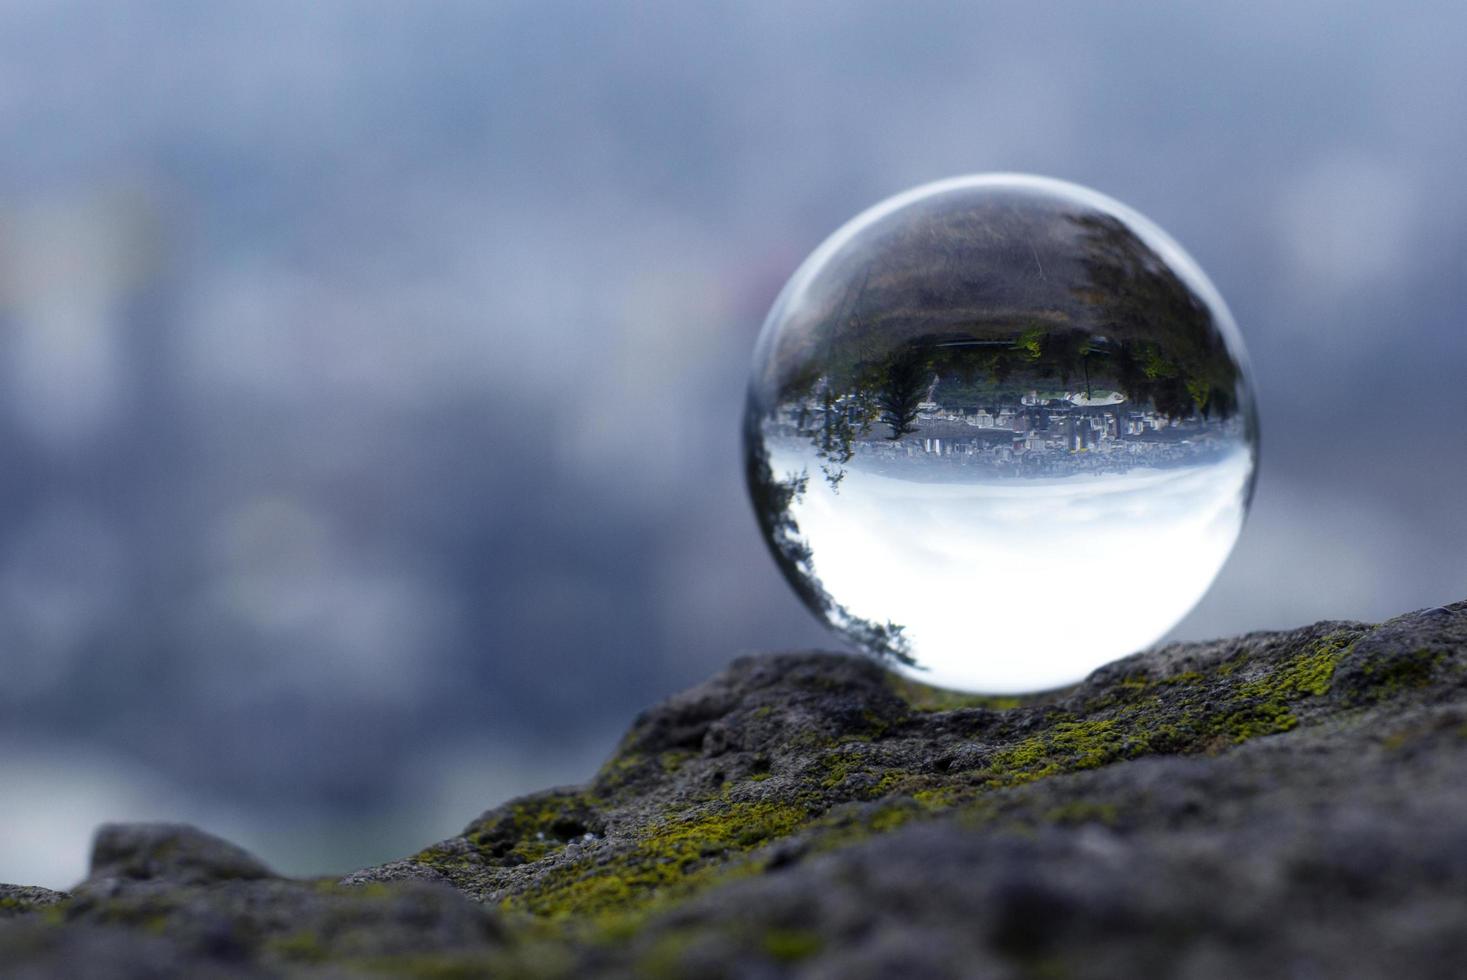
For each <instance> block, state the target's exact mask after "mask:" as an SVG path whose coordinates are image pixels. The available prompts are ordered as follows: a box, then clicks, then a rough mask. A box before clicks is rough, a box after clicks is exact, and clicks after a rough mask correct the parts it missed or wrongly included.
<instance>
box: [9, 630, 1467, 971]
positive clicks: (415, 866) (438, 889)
mask: <svg viewBox="0 0 1467 980" xmlns="http://www.w3.org/2000/svg"><path fill="white" fill-rule="evenodd" d="M1464 764H1467V603H1458V604H1456V605H1453V606H1448V607H1442V608H1439V609H1433V610H1426V611H1423V612H1419V613H1413V614H1411V615H1408V616H1403V617H1400V618H1398V619H1396V620H1392V621H1390V622H1388V623H1384V624H1381V625H1379V626H1370V625H1366V624H1361V623H1343V622H1335V623H1320V624H1316V625H1315V626H1311V627H1307V628H1304V629H1300V630H1294V631H1290V632H1285V633H1257V634H1251V635H1248V636H1243V637H1238V638H1234V639H1229V640H1221V641H1217V642H1213V643H1202V644H1176V645H1172V646H1168V647H1164V648H1161V649H1158V650H1155V651H1151V652H1147V653H1144V654H1140V655H1137V656H1135V657H1131V658H1128V659H1126V660H1122V661H1119V662H1117V663H1115V664H1111V665H1109V666H1107V667H1105V668H1102V669H1101V670H1100V671H1097V672H1096V673H1095V674H1094V675H1092V676H1091V677H1090V678H1089V679H1087V680H1086V681H1085V682H1084V683H1083V684H1080V685H1077V686H1076V687H1074V688H1071V689H1068V690H1065V691H1057V692H1050V693H1048V694H1045V695H1039V696H1035V697H1028V698H986V697H974V696H968V695H959V694H954V693H951V692H942V691H936V690H933V689H931V688H926V687H924V686H922V685H920V684H916V683H914V682H912V681H910V680H907V679H902V678H897V677H895V676H893V675H891V674H889V673H887V672H886V671H884V670H883V669H882V668H881V666H880V665H878V664H876V663H874V662H872V661H870V660H865V659H860V658H853V657H845V656H838V655H834V654H821V653H808V654H785V655H773V656H759V657H748V658H743V659H741V660H738V661H736V662H735V663H734V664H732V665H731V666H730V667H729V668H728V669H727V670H726V671H724V672H722V673H721V674H719V675H718V676H716V677H714V678H713V679H711V680H710V681H708V682H707V683H705V684H703V685H701V686H699V687H697V688H694V689H692V690H690V691H687V692H685V693H683V694H680V695H677V696H675V697H673V698H671V699H669V700H668V701H667V702H665V703H664V704H662V705H659V706H658V707H656V708H653V709H651V710H649V711H647V712H645V713H643V714H642V715H641V716H640V717H638V718H637V719H636V721H635V722H634V723H633V725H632V727H631V729H630V731H629V732H628V733H627V735H626V736H625V737H624V738H623V739H622V741H621V744H620V745H619V746H618V748H617V750H616V751H615V752H614V753H613V754H612V756H611V758H610V759H609V760H608V761H607V763H606V764H605V765H604V766H603V767H602V769H601V770H600V772H599V773H598V774H597V776H596V777H595V778H594V779H593V780H592V781H591V782H589V783H588V784H586V785H584V786H578V787H568V788H561V789H555V790H547V791H546V792H543V793H539V794H535V795H532V796H529V797H524V798H522V799H519V800H514V801H511V802H509V803H507V804H504V805H503V806H500V807H496V808H494V809H493V810H490V811H488V812H487V813H485V814H483V815H482V816H480V817H479V818H478V819H476V820H474V821H473V822H472V823H471V824H470V825H469V826H468V827H467V828H466V829H465V831H464V833H463V834H461V835H458V836H456V837H453V838H450V839H448V840H446V841H442V842H439V843H437V844H434V845H432V846H430V847H427V848H424V849H423V850H421V851H419V852H417V853H416V854H414V855H412V856H411V857H408V858H405V859H403V860H401V861H396V862H392V863H391V864H388V865H384V866H382V867H379V868H373V869H367V870H364V871H361V872H357V873H354V874H352V875H348V876H346V877H345V878H344V879H342V880H341V881H339V882H300V881H290V880H286V879H281V878H278V877H275V876H273V875H271V874H270V873H269V871H268V870H267V869H264V868H263V866H261V865H259V864H258V862H256V861H254V859H253V858H250V857H249V856H248V855H244V854H243V852H239V851H238V850H237V849H232V848H230V847H229V845H226V844H224V843H223V842H217V844H218V845H220V846H218V847H216V846H215V843H216V842H214V839H213V838H207V836H206V835H198V834H197V833H196V832H192V831H185V830H183V829H180V828H173V829H172V830H168V829H166V828H165V829H163V830H159V829H158V828H156V827H154V828H151V829H147V828H145V829H143V830H137V829H133V830H129V829H127V828H122V829H118V828H112V829H109V830H108V831H106V832H105V833H104V835H103V837H102V838H101V840H102V841H103V842H105V846H103V847H100V848H99V851H98V853H99V855H100V856H99V858H98V860H97V862H96V865H95V868H94V874H93V876H92V877H91V878H90V879H89V880H88V881H87V882H85V883H83V884H82V885H81V886H79V887H78V889H76V891H75V892H74V893H73V894H72V895H71V896H60V895H55V896H54V899H51V900H49V901H50V904H49V907H43V906H44V905H46V903H45V902H35V903H32V904H27V905H24V906H23V907H22V905H21V904H20V900H19V899H18V898H16V899H14V901H13V903H12V905H11V906H9V907H7V906H4V905H0V915H10V918H9V919H8V921H7V923H6V924H5V925H3V926H0V958H3V959H4V961H5V962H16V963H24V964H32V965H33V966H34V970H33V972H35V973H37V974H39V975H45V974H46V973H47V972H52V973H55V974H56V975H66V974H67V973H68V971H69V972H71V973H76V972H82V973H84V972H86V971H85V969H84V967H85V965H86V963H88V962H90V961H91V960H92V959H95V958H97V957H101V956H103V954H102V953H101V952H99V951H100V950H103V949H110V948H112V947H114V946H115V947H116V950H115V951H114V952H113V953H111V954H108V955H111V956H112V959H111V960H110V962H112V963H114V964H116V963H122V964H134V963H135V964H136V965H137V969H138V971H140V973H139V975H141V972H142V971H144V968H146V969H148V970H161V971H163V972H166V971H167V969H168V968H170V967H177V968H179V969H181V970H183V971H184V972H191V973H193V974H195V975H209V974H210V972H211V971H212V972H216V973H218V974H219V975H231V976H237V975H241V974H243V975H250V974H254V973H258V974H260V975H279V974H280V973H282V972H284V973H291V974H303V975H311V974H315V973H321V974H323V975H343V974H345V975H354V974H363V973H366V974H370V973H379V974H389V975H420V976H502V975H509V976H530V977H581V976H596V975H606V976H627V975H653V976H698V977H702V976H753V975H758V976H783V975H809V976H832V977H834V976H841V977H845V976H855V977H860V976H893V975H922V976H971V975H984V976H986V975H993V976H1016V977H1022V976H1035V977H1041V976H1073V977H1088V976H1118V975H1183V974H1185V975H1188V976H1198V977H1211V976H1217V977H1223V976H1227V977H1235V976H1295V975H1304V974H1308V975H1321V976H1373V975H1382V976H1384V975H1387V974H1389V975H1391V976H1398V975H1409V976H1432V975H1449V974H1445V973H1441V969H1442V968H1443V966H1442V965H1443V964H1455V963H1461V962H1467V930H1464V929H1462V928H1461V923H1462V922H1464V921H1467V790H1464V789H1463V788H1462V780H1461V779H1460V773H1461V772H1462V771H1463V767H1464ZM139 869H141V870H139ZM6 894H10V893H0V901H4V896H5V895H6ZM53 895H54V893H53ZM109 944H111V946H109ZM124 975H126V973H124Z"/></svg>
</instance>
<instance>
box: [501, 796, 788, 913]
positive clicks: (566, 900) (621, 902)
mask: <svg viewBox="0 0 1467 980" xmlns="http://www.w3.org/2000/svg"><path fill="white" fill-rule="evenodd" d="M809 817H810V815H809V813H808V812H807V811H806V810H805V809H804V808H803V807H799V806H793V805H790V804H785V803H769V802H752V803H732V804H718V805H716V806H715V809H713V811H712V812H705V813H703V814H702V815H700V816H694V817H681V816H678V817H672V818H669V819H667V820H664V821H663V822H662V823H660V824H657V825H655V826H653V827H650V828H648V829H647V830H646V831H645V832H644V833H643V836H642V837H641V839H640V840H638V841H637V844H636V846H635V847H634V848H633V849H632V850H631V851H630V852H629V853H627V854H624V855H619V856H618V857H617V859H616V860H615V861H613V862H611V863H609V864H604V865H597V864H590V863H586V864H575V865H569V866H567V867H565V868H561V869H557V870H556V871H555V872H554V873H552V874H550V875H548V876H546V878H545V879H544V880H542V881H540V882H537V883H536V885H535V886H534V887H533V888H531V889H530V890H529V891H527V892H525V893H523V894H521V895H517V896H514V897H512V898H509V899H506V900H505V903H504V905H505V907H506V908H510V909H522V910H524V911H526V912H530V913H531V914H534V915H538V916H548V917H551V918H565V917H568V916H595V915H598V914H601V913H606V912H621V913H624V912H627V911H632V910H635V909H637V908H638V907H639V906H642V905H645V904H647V903H649V902H650V901H652V900H654V899H656V898H658V897H659V894H660V893H662V892H664V891H666V890H669V889H671V890H675V891H680V892H683V891H687V890H690V889H691V888H692V887H694V886H696V885H700V884H705V883H706V882H707V881H708V880H709V879H710V878H711V877H713V875H714V873H716V872H717V871H719V870H720V869H718V868H717V867H716V866H715V865H713V864H712V863H710V862H712V861H713V859H715V858H727V857H729V856H731V855H738V854H741V853H743V852H746V851H749V850H752V849H754V848H756V847H758V846H759V845H761V844H764V843H767V842H768V841H771V840H774V839H776V838H780V837H786V836H788V835H789V834H791V833H793V832H794V831H795V830H796V829H798V828H799V827H800V826H802V825H803V824H805V823H806V822H807V821H808V820H809Z"/></svg>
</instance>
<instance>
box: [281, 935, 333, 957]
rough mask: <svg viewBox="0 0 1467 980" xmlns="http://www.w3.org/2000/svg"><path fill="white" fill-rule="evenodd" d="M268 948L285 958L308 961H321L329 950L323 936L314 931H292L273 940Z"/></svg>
mask: <svg viewBox="0 0 1467 980" xmlns="http://www.w3.org/2000/svg"><path fill="white" fill-rule="evenodd" d="M268 948H269V950H270V951H271V952H273V953H275V954H276V955H277V956H280V957H282V958H284V959H288V960H299V961H302V962H306V963H319V962H321V961H322V960H324V959H326V956H327V950H326V947H325V945H324V944H323V943H322V942H321V938H320V937H319V936H317V935H316V934H315V933H313V932H295V933H291V934H290V935H289V936H284V937H282V938H280V939H275V940H272V941H271V942H270V943H269V945H268Z"/></svg>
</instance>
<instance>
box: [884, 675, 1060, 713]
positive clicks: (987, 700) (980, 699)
mask: <svg viewBox="0 0 1467 980" xmlns="http://www.w3.org/2000/svg"><path fill="white" fill-rule="evenodd" d="M886 683H887V686H888V687H889V688H891V690H892V691H893V692H894V693H895V694H896V695H897V696H898V697H900V698H901V699H902V700H903V701H905V702H906V704H907V707H909V708H911V709H912V710H913V711H922V712H934V711H954V710H956V709H959V708H987V709H988V710H990V711H1011V710H1013V709H1014V708H1021V707H1023V706H1024V705H1026V704H1034V703H1036V702H1038V701H1041V700H1044V699H1046V698H1048V697H1052V695H1046V694H1039V695H1026V696H1024V697H1017V696H1010V695H1002V694H964V693H963V692H961V691H949V690H947V689H945V688H941V687H931V686H929V685H927V684H922V683H919V682H918V681H914V680H911V679H910V678H907V677H903V676H901V675H900V674H889V675H888V676H887V678H886Z"/></svg>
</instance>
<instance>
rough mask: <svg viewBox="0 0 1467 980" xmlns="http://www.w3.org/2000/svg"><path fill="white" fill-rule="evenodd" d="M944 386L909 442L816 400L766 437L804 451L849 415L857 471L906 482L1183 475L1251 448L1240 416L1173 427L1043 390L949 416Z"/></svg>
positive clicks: (798, 406) (1152, 415) (1103, 399)
mask: <svg viewBox="0 0 1467 980" xmlns="http://www.w3.org/2000/svg"><path fill="white" fill-rule="evenodd" d="M938 386H939V382H938V381H937V380H936V379H934V382H933V384H932V386H931V391H930V392H929V396H928V398H927V400H925V401H922V402H920V403H918V405H917V412H916V416H915V419H914V424H913V427H912V429H911V430H910V431H906V432H903V433H901V434H900V435H887V434H886V431H887V430H888V429H889V427H888V426H885V425H882V424H877V425H864V426H863V425H862V422H861V419H860V418H859V411H860V410H859V407H858V406H855V405H847V404H837V405H834V406H829V407H827V406H826V405H825V404H824V402H823V401H822V400H821V399H820V398H810V399H806V400H804V401H801V402H796V403H792V404H787V405H784V406H782V407H781V409H780V411H779V413H778V418H777V420H776V421H775V422H774V424H772V425H769V426H768V427H767V428H766V436H767V437H768V438H771V439H785V440H790V441H800V442H805V441H808V440H809V439H810V438H811V437H812V436H818V434H819V433H820V432H822V431H824V430H825V429H827V428H829V423H828V422H827V420H826V419H825V418H824V416H825V414H826V413H827V412H830V411H835V412H840V413H844V416H845V417H844V418H843V419H842V422H843V423H844V424H846V425H851V426H854V427H856V428H857V430H858V432H859V434H858V435H857V436H856V437H855V438H853V439H852V441H851V448H852V453H851V457H850V459H849V460H848V461H847V464H848V465H852V466H856V465H861V466H865V467H867V468H869V469H871V470H873V471H874V472H877V473H881V474H883V475H891V476H898V475H899V476H902V477H904V478H907V479H958V480H965V481H970V480H985V479H993V478H999V477H1063V476H1070V475H1073V474H1076V473H1126V472H1129V471H1130V470H1133V469H1136V468H1137V467H1164V466H1183V465H1188V464H1195V463H1199V462H1204V461H1207V460H1210V459H1212V458H1215V457H1216V456H1218V455H1220V454H1222V453H1225V452H1229V451H1232V450H1234V449H1236V448H1237V447H1238V446H1239V445H1240V444H1241V443H1242V439H1243V420H1242V419H1241V418H1238V417H1236V416H1234V417H1232V418H1229V419H1226V420H1216V419H1207V418H1205V417H1203V416H1201V415H1196V414H1194V415H1192V416H1190V417H1187V418H1182V419H1173V418H1171V417H1169V416H1167V415H1166V414H1165V413H1162V412H1158V411H1156V409H1155V408H1154V407H1152V406H1149V405H1144V406H1135V405H1131V404H1128V403H1127V401H1126V399H1125V397H1124V396H1123V395H1121V394H1120V393H1119V392H1103V393H1100V392H1093V391H1092V392H1091V393H1090V394H1089V395H1087V394H1086V393H1085V392H1078V391H1077V392H1056V393H1052V394H1053V396H1052V397H1046V396H1041V395H1040V393H1039V391H1038V390H1037V389H1035V390H1031V391H1030V392H1029V393H1028V394H1026V395H1024V396H1023V397H1021V398H1020V399H1019V400H1018V401H1014V402H1002V401H1000V402H993V403H991V404H990V405H988V406H985V407H973V406H964V407H944V406H942V405H941V404H939V403H938V402H936V401H933V400H932V394H933V393H935V391H936V389H937V388H938ZM830 472H835V470H830Z"/></svg>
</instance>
